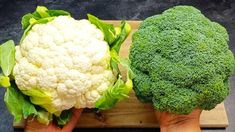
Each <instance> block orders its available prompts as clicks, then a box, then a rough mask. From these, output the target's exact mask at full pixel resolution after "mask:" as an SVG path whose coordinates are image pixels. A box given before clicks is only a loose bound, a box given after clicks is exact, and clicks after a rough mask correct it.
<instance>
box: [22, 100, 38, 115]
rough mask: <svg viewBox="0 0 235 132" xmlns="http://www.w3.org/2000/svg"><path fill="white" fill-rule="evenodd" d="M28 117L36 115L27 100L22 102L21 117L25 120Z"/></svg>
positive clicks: (35, 111)
mask: <svg viewBox="0 0 235 132" xmlns="http://www.w3.org/2000/svg"><path fill="white" fill-rule="evenodd" d="M30 115H37V110H36V108H35V107H34V105H33V104H32V103H31V102H29V100H27V101H26V100H24V101H23V117H24V119H26V118H27V117H28V116H30Z"/></svg>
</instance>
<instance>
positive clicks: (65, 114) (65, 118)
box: [56, 109, 72, 126]
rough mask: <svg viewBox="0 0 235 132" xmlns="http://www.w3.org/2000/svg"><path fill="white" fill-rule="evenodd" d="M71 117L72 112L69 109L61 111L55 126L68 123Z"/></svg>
mask: <svg viewBox="0 0 235 132" xmlns="http://www.w3.org/2000/svg"><path fill="white" fill-rule="evenodd" d="M71 117H72V110H71V109H69V110H64V111H62V113H61V114H60V116H59V117H56V120H57V124H58V125H59V126H64V125H65V124H67V123H68V122H69V121H70V119H71Z"/></svg>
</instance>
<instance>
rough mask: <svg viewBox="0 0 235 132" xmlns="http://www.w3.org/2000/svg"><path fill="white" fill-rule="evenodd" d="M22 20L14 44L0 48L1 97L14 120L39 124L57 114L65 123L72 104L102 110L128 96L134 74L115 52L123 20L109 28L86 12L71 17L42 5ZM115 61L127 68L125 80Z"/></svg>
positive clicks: (125, 30) (123, 30) (123, 33)
mask: <svg viewBox="0 0 235 132" xmlns="http://www.w3.org/2000/svg"><path fill="white" fill-rule="evenodd" d="M21 23H22V28H23V29H24V34H23V36H22V38H21V41H20V43H19V45H18V46H15V44H14V42H13V41H12V40H10V41H7V42H5V43H4V44H2V45H1V46H0V52H1V57H0V62H1V63H0V66H1V69H2V73H1V74H0V86H3V87H7V90H6V93H5V96H4V101H5V103H6V105H7V107H8V110H9V111H10V112H11V114H12V115H14V117H15V121H16V122H18V121H20V120H21V119H22V118H27V117H28V116H30V115H34V116H35V117H36V118H37V120H38V121H39V122H41V123H44V124H48V123H49V122H50V121H51V120H53V118H56V120H57V123H58V124H59V125H64V124H65V123H66V122H68V121H69V119H70V117H71V108H73V107H75V108H97V109H98V110H105V109H109V108H111V107H113V106H114V105H115V104H116V103H117V102H119V101H120V100H122V99H125V98H126V97H128V94H129V92H130V91H131V89H132V86H133V85H132V78H133V75H132V73H133V72H132V71H131V69H130V63H129V60H128V59H123V58H120V57H119V55H118V53H119V50H120V47H121V45H122V43H123V42H124V40H125V39H126V37H127V36H128V34H129V33H130V30H131V28H130V25H129V24H128V23H126V22H125V21H122V22H121V24H120V26H118V27H114V26H113V25H111V24H108V23H105V22H103V21H101V20H99V19H98V18H97V17H95V16H92V15H90V14H88V20H87V19H82V20H75V19H74V18H72V17H71V16H70V13H68V12H66V11H63V10H48V9H47V8H46V7H42V6H38V7H37V9H36V11H35V12H33V13H28V14H26V15H24V16H23V17H22V21H21ZM119 64H120V65H122V66H123V67H125V68H126V70H127V74H126V79H125V80H124V79H123V78H122V75H121V73H120V70H119V68H118V65H119ZM16 103H17V104H18V105H17V107H16V106H15V104H16ZM52 115H55V116H52Z"/></svg>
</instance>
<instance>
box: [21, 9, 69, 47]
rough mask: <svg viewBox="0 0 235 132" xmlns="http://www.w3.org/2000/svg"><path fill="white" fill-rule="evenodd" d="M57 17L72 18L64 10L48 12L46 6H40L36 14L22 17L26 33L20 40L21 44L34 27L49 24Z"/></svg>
mask: <svg viewBox="0 0 235 132" xmlns="http://www.w3.org/2000/svg"><path fill="white" fill-rule="evenodd" d="M57 16H70V13H69V12H66V11H63V10H48V9H47V8H46V7H44V6H38V7H37V8H36V11H35V12H33V13H28V14H26V15H24V16H23V17H22V20H21V24H22V28H23V29H24V30H25V31H24V34H23V36H22V38H21V40H20V43H21V42H22V41H23V40H24V38H25V37H26V36H27V34H28V32H29V31H30V30H31V28H32V27H33V25H35V24H45V23H48V22H50V21H52V20H53V19H54V18H55V17H57Z"/></svg>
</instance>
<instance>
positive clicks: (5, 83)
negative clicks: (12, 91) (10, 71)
mask: <svg viewBox="0 0 235 132" xmlns="http://www.w3.org/2000/svg"><path fill="white" fill-rule="evenodd" d="M0 86H1V87H5V88H7V87H9V86H11V83H10V78H9V77H6V76H2V75H0Z"/></svg>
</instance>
